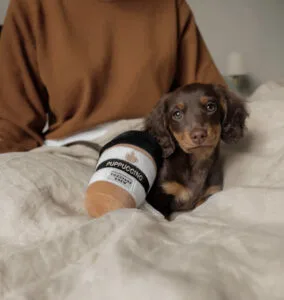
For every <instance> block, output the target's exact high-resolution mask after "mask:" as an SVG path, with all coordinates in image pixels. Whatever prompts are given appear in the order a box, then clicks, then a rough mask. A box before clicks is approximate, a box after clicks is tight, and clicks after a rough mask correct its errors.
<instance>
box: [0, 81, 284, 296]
mask: <svg viewBox="0 0 284 300" xmlns="http://www.w3.org/2000/svg"><path fill="white" fill-rule="evenodd" d="M283 97H284V88H283V87H281V86H276V87H274V88H273V89H271V88H265V86H263V87H261V88H260V89H259V90H257V91H256V93H255V95H254V96H253V97H252V98H251V99H250V100H251V102H250V104H249V108H250V111H251V116H250V119H249V120H248V128H249V130H248V133H247V138H246V139H244V140H243V142H242V143H241V144H239V146H238V147H232V146H226V147H225V148H224V149H223V150H224V159H225V190H224V191H223V192H220V193H218V194H216V195H214V196H213V197H212V198H210V199H209V200H208V201H207V202H206V203H205V204H203V205H201V206H200V207H199V208H198V209H196V210H195V211H193V212H186V213H182V214H177V215H175V216H173V221H172V222H168V221H165V220H164V219H163V217H162V216H160V215H159V214H158V213H156V212H155V211H153V210H151V209H150V208H149V207H148V206H145V207H143V208H142V209H140V210H138V209H129V210H127V209H126V210H120V211H116V212H113V213H110V214H107V215H105V216H104V217H102V218H99V219H93V220H90V219H89V218H88V217H86V215H85V212H84V209H83V207H82V197H83V196H84V187H86V185H87V182H88V178H89V177H90V176H91V174H92V172H93V164H94V163H95V162H96V159H97V154H96V153H94V152H93V151H92V150H88V149H86V148H82V147H81V146H76V147H75V146H74V147H72V148H71V149H65V148H56V147H55V148H53V147H43V148H39V149H37V150H34V151H32V152H30V153H25V154H22V153H13V154H4V155H2V156H0V164H1V168H0V170H1V171H0V172H1V173H0V174H1V180H0V199H1V211H0V213H1V215H0V220H1V231H0V234H1V238H0V247H1V248H0V270H1V272H0V298H1V299H3V300H7V299H9V300H18V299H22V300H24V299H26V300H33V299H35V300H37V299H41V300H47V299H51V300H57V299H58V300H63V299H68V300H73V299H74V300H75V299H86V300H87V299H100V300H108V299H119V300H120V299H121V300H133V299H138V300H139V299H141V300H142V299H143V300H144V299H164V300H183V299H184V300H186V299H195V300H205V299H210V300H220V299H230V300H234V299H235V300H239V299H250V300H253V299H255V300H262V299H263V300H267V299H270V300H276V299H283V297H284V285H283V273H284V218H283V210H284V202H283V201H284V198H283V194H284V183H283V182H284V156H283V151H284V138H283V136H284V127H283V111H284V102H283ZM126 128H127V129H131V128H132V129H139V128H141V120H139V119H138V120H132V121H131V122H125V121H122V122H120V123H117V124H116V126H114V128H113V130H114V131H112V135H114V136H115V135H116V134H118V133H119V131H123V130H125V129H126ZM112 135H109V136H107V137H105V140H99V142H100V143H104V142H105V141H106V140H107V139H111V138H112Z"/></svg>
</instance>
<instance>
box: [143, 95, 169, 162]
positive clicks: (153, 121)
mask: <svg viewBox="0 0 284 300" xmlns="http://www.w3.org/2000/svg"><path fill="white" fill-rule="evenodd" d="M169 97H170V94H166V95H164V96H163V97H162V98H161V99H160V100H159V102H158V103H157V105H156V106H155V107H154V109H153V110H152V112H151V113H150V114H149V115H148V117H147V118H146V121H145V127H146V130H147V131H148V132H149V133H150V134H152V135H153V136H154V137H155V138H156V140H157V141H158V143H159V144H160V146H161V147H162V149H163V156H164V158H167V157H169V156H170V155H171V154H173V152H174V151H175V143H174V140H173V138H172V136H171V133H170V131H169V129H168V121H167V118H166V116H167V109H168V105H167V101H168V99H169Z"/></svg>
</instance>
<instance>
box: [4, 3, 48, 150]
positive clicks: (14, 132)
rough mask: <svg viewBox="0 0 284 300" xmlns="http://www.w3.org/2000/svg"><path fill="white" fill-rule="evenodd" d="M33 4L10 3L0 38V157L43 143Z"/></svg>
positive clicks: (40, 88) (43, 117)
mask: <svg viewBox="0 0 284 300" xmlns="http://www.w3.org/2000/svg"><path fill="white" fill-rule="evenodd" d="M35 3H36V1H34V0H11V1H10V5H9V7H8V11H7V15H6V19H5V22H4V26H3V31H2V34H1V39H0V66H1V68H0V153H4V152H11V151H27V150H30V149H32V148H35V147H37V146H39V145H41V144H42V142H43V136H42V130H43V128H44V125H45V122H46V113H45V109H44V103H43V99H44V95H45V88H44V85H43V84H42V82H41V80H40V75H39V70H38V66H37V53H36V34H35V27H36V26H35V22H36V7H35ZM45 98H46V97H45Z"/></svg>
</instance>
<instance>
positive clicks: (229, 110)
mask: <svg viewBox="0 0 284 300" xmlns="http://www.w3.org/2000/svg"><path fill="white" fill-rule="evenodd" d="M215 90H216V92H217V94H218V95H219V97H220V101H221V106H222V108H223V113H224V115H223V121H222V133H221V138H222V140H223V141H224V142H225V143H228V144H230V143H237V142H238V141H239V140H240V139H241V138H242V137H243V135H244V131H245V122H246V119H247V117H248V116H249V114H248V111H247V108H246V104H245V100H244V99H242V98H241V97H240V96H238V95H236V94H235V93H233V92H232V91H229V90H228V89H227V88H225V87H223V86H221V85H216V86H215Z"/></svg>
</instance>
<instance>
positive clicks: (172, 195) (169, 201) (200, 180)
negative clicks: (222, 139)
mask: <svg viewBox="0 0 284 300" xmlns="http://www.w3.org/2000/svg"><path fill="white" fill-rule="evenodd" d="M222 187H223V173H222V168H221V163H220V158H219V148H218V147H217V148H216V149H215V150H214V151H213V152H212V153H211V155H210V156H209V157H206V158H204V159H197V158H196V157H195V156H194V154H186V153H184V152H183V151H182V150H181V149H178V150H177V151H175V152H174V153H173V155H171V156H170V157H169V158H166V159H164V163H163V166H162V168H161V170H160V172H159V174H158V176H157V179H156V181H155V183H154V185H153V188H152V189H151V191H150V193H149V195H148V198H147V200H148V202H149V203H150V204H151V205H152V206H153V207H155V208H156V209H157V210H158V211H160V212H161V213H162V214H163V215H165V216H166V217H168V216H169V215H170V214H171V213H172V212H174V211H181V210H192V209H194V208H195V207H196V206H198V205H200V204H202V203H203V202H204V201H205V200H206V199H207V198H208V197H209V196H211V195H212V194H214V193H216V192H218V191H220V190H221V189H222Z"/></svg>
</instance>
